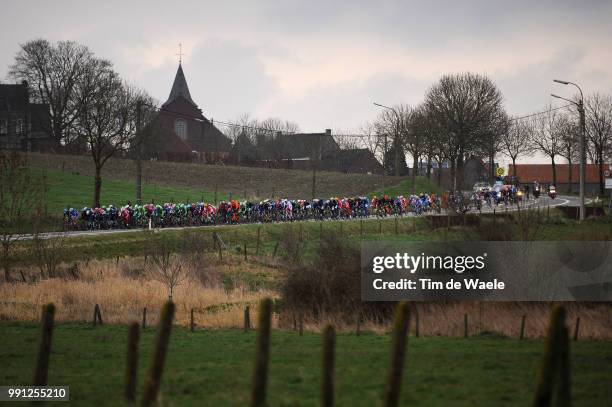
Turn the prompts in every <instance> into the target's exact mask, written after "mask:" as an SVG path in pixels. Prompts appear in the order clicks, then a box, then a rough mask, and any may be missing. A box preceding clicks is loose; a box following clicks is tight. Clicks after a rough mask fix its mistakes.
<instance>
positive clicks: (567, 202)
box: [13, 195, 590, 240]
mask: <svg viewBox="0 0 612 407" xmlns="http://www.w3.org/2000/svg"><path fill="white" fill-rule="evenodd" d="M587 203H590V200H587ZM578 205H580V200H579V198H578V197H577V196H561V195H560V196H558V197H557V198H556V199H550V198H549V197H548V196H540V198H539V199H538V200H535V199H533V197H532V198H531V199H530V200H529V201H526V202H523V203H522V204H521V206H520V208H521V210H522V209H530V208H537V207H538V206H539V207H540V208H546V207H551V208H553V207H555V206H578ZM493 210H494V208H491V207H489V206H488V205H486V204H484V205H483V207H482V213H493ZM516 210H517V208H516V206H508V209H506V208H505V207H504V206H503V205H499V206H497V208H495V211H497V212H502V211H503V212H505V211H508V212H511V211H516ZM469 213H472V214H474V213H475V214H478V212H477V211H474V210H472V211H470V212H469ZM444 214H445V213H442V215H444ZM407 216H414V215H412V214H409V215H407ZM352 220H358V219H344V220H343V221H346V222H350V221H352ZM305 222H317V221H316V220H308V221H305ZM223 226H229V225H218V226H216V225H212V226H211V225H207V226H183V227H169V228H163V229H160V230H182V229H194V228H216V227H223ZM139 230H140V229H110V230H75V231H68V232H48V233H41V234H40V235H39V236H40V237H41V238H43V239H51V238H54V237H61V236H64V237H80V236H104V235H109V234H118V233H131V232H137V231H139ZM33 237H34V236H33V235H18V236H14V237H13V239H14V240H30V239H32V238H33Z"/></svg>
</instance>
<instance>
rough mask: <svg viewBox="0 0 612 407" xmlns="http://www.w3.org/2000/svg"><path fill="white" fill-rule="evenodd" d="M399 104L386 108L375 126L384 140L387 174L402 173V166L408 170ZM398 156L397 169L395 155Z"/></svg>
mask: <svg viewBox="0 0 612 407" xmlns="http://www.w3.org/2000/svg"><path fill="white" fill-rule="evenodd" d="M399 108H400V107H399V106H393V110H389V109H384V110H381V111H380V113H379V114H378V117H377V118H376V120H375V121H374V128H375V131H376V133H377V134H378V137H379V138H380V139H381V140H382V156H383V169H384V171H385V172H386V173H387V174H399V175H404V174H405V172H404V174H402V167H404V170H405V171H406V170H407V166H406V157H405V152H404V143H403V141H402V139H403V136H404V134H403V131H404V130H405V128H403V126H402V120H401V117H400V116H399V114H397V113H396V112H398V109H399ZM396 151H397V156H398V161H399V162H398V168H397V170H396V168H395V167H396V165H395V164H396V163H395V156H396Z"/></svg>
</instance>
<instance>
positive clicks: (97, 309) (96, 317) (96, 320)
mask: <svg viewBox="0 0 612 407" xmlns="http://www.w3.org/2000/svg"><path fill="white" fill-rule="evenodd" d="M97 323H99V324H100V325H102V314H101V313H100V306H99V305H98V304H96V305H95V306H94V314H93V326H96V324H97Z"/></svg>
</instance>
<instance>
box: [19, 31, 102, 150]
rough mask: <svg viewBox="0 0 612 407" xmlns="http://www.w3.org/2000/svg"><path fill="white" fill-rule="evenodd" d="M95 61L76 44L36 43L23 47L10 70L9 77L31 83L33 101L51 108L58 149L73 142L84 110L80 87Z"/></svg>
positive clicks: (53, 133) (52, 133)
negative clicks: (72, 136)
mask: <svg viewBox="0 0 612 407" xmlns="http://www.w3.org/2000/svg"><path fill="white" fill-rule="evenodd" d="M92 59H93V53H92V52H91V51H90V50H89V49H88V48H87V47H85V46H83V45H80V44H77V43H75V42H72V41H60V42H58V43H57V44H51V43H49V42H48V41H47V40H43V39H37V40H33V41H29V42H27V43H25V44H22V45H21V49H20V50H19V52H18V53H17V55H16V57H15V63H14V64H13V65H12V66H11V67H10V69H9V76H11V77H12V78H14V79H15V80H26V81H27V82H28V84H29V85H30V89H33V90H34V92H33V94H32V95H31V97H32V99H33V100H34V101H36V102H39V103H45V104H48V105H49V113H50V117H51V135H52V136H53V138H54V139H55V141H56V142H57V143H58V145H60V144H69V143H70V142H72V141H74V140H73V139H72V138H71V135H72V134H73V132H72V130H73V128H74V125H75V124H76V120H77V119H78V117H79V116H80V114H81V112H82V110H83V107H84V105H83V96H84V95H83V94H82V93H80V92H79V83H80V82H81V81H82V79H83V77H84V76H85V75H86V74H87V70H88V66H89V64H90V62H91V60H92Z"/></svg>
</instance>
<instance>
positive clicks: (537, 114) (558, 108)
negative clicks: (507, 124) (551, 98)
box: [509, 104, 572, 121]
mask: <svg viewBox="0 0 612 407" xmlns="http://www.w3.org/2000/svg"><path fill="white" fill-rule="evenodd" d="M570 106H572V105H571V104H567V105H563V106H559V107H555V108H552V109H548V110H544V111H542V112H538V113H532V114H528V115H526V116H519V117H512V118H510V119H509V121H515V120H522V119H527V118H529V117H534V116H539V115H541V114H546V113H550V112H554V111H555V110H561V109H565V108H566V107H570Z"/></svg>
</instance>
